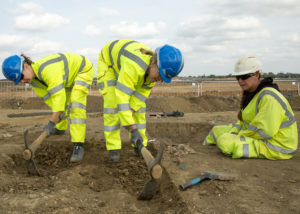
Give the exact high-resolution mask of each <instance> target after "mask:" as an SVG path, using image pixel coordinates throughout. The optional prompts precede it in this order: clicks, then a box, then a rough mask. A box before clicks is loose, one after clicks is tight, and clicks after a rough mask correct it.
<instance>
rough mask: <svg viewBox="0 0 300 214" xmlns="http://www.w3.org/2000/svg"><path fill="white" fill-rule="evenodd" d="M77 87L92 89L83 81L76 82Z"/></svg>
mask: <svg viewBox="0 0 300 214" xmlns="http://www.w3.org/2000/svg"><path fill="white" fill-rule="evenodd" d="M76 85H82V86H84V87H87V88H88V89H89V88H90V85H89V84H87V83H86V82H84V81H81V80H77V81H76Z"/></svg>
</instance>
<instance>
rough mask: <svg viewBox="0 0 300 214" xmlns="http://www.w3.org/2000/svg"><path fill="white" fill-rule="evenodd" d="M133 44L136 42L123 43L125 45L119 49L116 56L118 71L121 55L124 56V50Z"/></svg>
mask: <svg viewBox="0 0 300 214" xmlns="http://www.w3.org/2000/svg"><path fill="white" fill-rule="evenodd" d="M134 42H136V41H130V42H127V43H125V44H124V45H123V46H122V48H121V49H120V51H119V54H118V61H117V62H118V69H119V70H121V55H123V54H124V50H125V48H126V47H127V46H128V45H129V44H131V43H134Z"/></svg>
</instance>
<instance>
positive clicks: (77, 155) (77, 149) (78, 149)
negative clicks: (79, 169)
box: [70, 143, 84, 163]
mask: <svg viewBox="0 0 300 214" xmlns="http://www.w3.org/2000/svg"><path fill="white" fill-rule="evenodd" d="M73 145H74V149H73V154H72V156H71V158H70V162H73V163H78V162H80V161H81V160H82V158H83V154H84V148H83V143H73Z"/></svg>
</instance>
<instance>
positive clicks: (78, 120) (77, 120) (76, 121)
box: [70, 119, 86, 124]
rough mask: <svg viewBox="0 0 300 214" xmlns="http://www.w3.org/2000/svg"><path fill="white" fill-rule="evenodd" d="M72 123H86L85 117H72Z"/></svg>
mask: <svg viewBox="0 0 300 214" xmlns="http://www.w3.org/2000/svg"><path fill="white" fill-rule="evenodd" d="M70 124H86V120H85V119H70Z"/></svg>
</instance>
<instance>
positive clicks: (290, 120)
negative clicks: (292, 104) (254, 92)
mask: <svg viewBox="0 0 300 214" xmlns="http://www.w3.org/2000/svg"><path fill="white" fill-rule="evenodd" d="M264 95H271V96H273V97H274V98H275V99H276V100H277V101H278V102H279V104H280V105H281V107H282V108H283V109H284V110H285V115H286V116H287V117H288V118H289V120H288V121H284V122H282V123H281V125H280V129H283V128H286V127H289V126H290V125H292V124H293V123H294V122H296V119H295V117H294V116H293V115H292V113H291V112H290V111H289V110H288V109H287V106H286V104H285V103H284V102H283V100H282V99H281V98H280V97H279V96H278V95H277V94H276V93H274V92H273V91H269V90H265V91H263V92H262V93H261V94H260V95H259V97H258V99H257V102H256V108H255V114H257V113H258V105H259V102H260V100H261V99H262V97H263V96H264Z"/></svg>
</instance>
